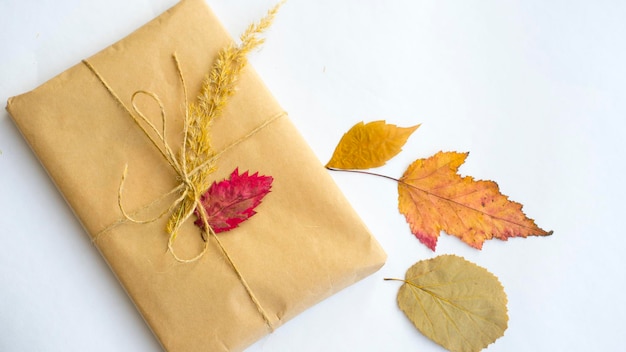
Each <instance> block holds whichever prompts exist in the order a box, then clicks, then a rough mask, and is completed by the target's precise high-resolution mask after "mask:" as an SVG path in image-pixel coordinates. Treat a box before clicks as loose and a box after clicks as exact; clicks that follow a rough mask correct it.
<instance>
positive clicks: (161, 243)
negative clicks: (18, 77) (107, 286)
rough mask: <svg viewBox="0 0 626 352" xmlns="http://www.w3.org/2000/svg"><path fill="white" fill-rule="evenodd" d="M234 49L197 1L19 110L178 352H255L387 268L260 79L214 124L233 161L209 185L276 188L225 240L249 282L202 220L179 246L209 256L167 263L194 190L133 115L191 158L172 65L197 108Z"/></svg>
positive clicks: (58, 179) (90, 228)
mask: <svg viewBox="0 0 626 352" xmlns="http://www.w3.org/2000/svg"><path fill="white" fill-rule="evenodd" d="M231 42H232V39H231V38H230V37H229V36H228V34H227V33H226V31H225V30H224V29H223V28H222V26H221V25H220V23H219V21H218V20H217V19H216V18H215V16H214V15H213V14H212V12H211V11H210V9H209V8H208V6H207V5H206V4H205V3H204V1H203V0H185V1H182V2H181V3H179V4H177V5H176V6H174V7H173V8H171V9H170V10H168V11H167V12H165V13H163V14H162V15H160V16H159V17H157V18H156V19H154V20H153V21H151V22H149V23H148V24H146V25H144V26H143V27H141V28H140V29H138V30H137V31H135V32H134V33H132V34H130V35H129V36H128V37H126V38H124V39H122V40H121V41H119V42H117V43H115V44H113V45H112V46H110V47H108V48H106V49H104V50H103V51H101V52H99V53H97V54H96V55H94V56H92V57H90V58H86V59H85V61H84V62H83V61H81V59H82V58H77V64H76V65H75V66H74V67H71V68H70V69H68V70H67V71H65V72H63V73H61V74H60V75H58V76H56V77H54V78H53V79H51V80H50V81H48V82H46V83H45V84H43V85H41V86H40V87H38V88H36V89H34V90H32V91H30V92H28V93H25V94H22V95H19V96H16V97H13V98H11V99H9V102H8V105H7V109H8V111H9V113H10V115H11V116H12V117H13V119H14V121H15V123H16V125H17V126H18V128H19V130H20V131H21V133H22V134H23V136H24V138H25V139H26V140H27V141H28V143H29V145H30V146H31V148H32V150H33V151H34V153H35V154H36V155H37V156H38V158H39V160H40V161H41V163H42V164H43V166H44V167H45V169H46V171H47V172H48V174H49V175H50V177H51V178H52V180H53V181H54V183H55V184H56V186H57V187H58V189H59V190H60V191H61V193H62V194H63V196H64V197H65V199H66V201H67V203H68V204H69V205H70V207H71V208H72V210H73V211H74V213H75V214H76V216H77V217H78V219H79V220H80V222H81V223H82V225H83V227H84V228H85V229H86V231H87V233H88V234H89V235H90V236H91V238H92V240H93V243H94V244H95V245H96V246H97V247H98V249H99V250H100V252H101V253H102V255H103V257H104V258H105V260H106V261H107V263H108V264H109V266H110V267H111V269H112V270H113V271H114V273H115V275H116V277H117V278H118V279H119V281H120V283H121V284H122V285H123V286H124V288H125V290H126V292H127V293H128V295H129V296H130V297H131V299H132V300H133V302H134V303H135V305H136V307H137V309H138V310H139V312H140V313H141V315H142V316H143V318H144V319H145V321H146V322H147V323H148V325H149V326H150V328H151V329H152V331H153V332H154V334H155V336H156V337H157V338H158V340H159V341H160V342H161V344H162V346H163V347H164V348H165V349H166V350H167V351H240V350H243V349H245V348H246V347H247V346H249V345H250V344H252V343H253V342H254V341H256V340H258V339H259V338H261V337H262V336H264V335H266V334H268V333H270V332H271V331H272V330H273V329H275V328H277V327H279V326H280V325H282V324H283V323H285V322H286V321H288V320H289V319H290V318H292V317H294V316H295V315H297V314H298V313H300V312H302V311H303V310H305V309H307V308H308V307H310V306H312V305H314V304H316V303H317V302H319V301H321V300H322V299H324V298H326V297H328V296H330V295H332V294H334V293H336V292H337V291H339V290H341V289H342V288H345V287H346V286H348V285H350V284H352V283H354V282H356V281H358V280H360V279H362V278H364V277H365V276H367V275H369V274H371V273H373V272H374V271H376V270H377V269H379V268H380V267H381V266H382V265H383V264H384V261H385V254H384V252H383V251H382V249H381V248H380V246H379V244H378V243H377V242H376V240H375V239H374V238H373V237H372V236H371V234H370V233H369V232H368V230H367V228H366V227H365V226H364V224H363V222H362V221H361V220H360V219H359V217H358V216H357V215H356V213H355V212H354V210H353V209H352V208H351V206H350V205H349V203H348V202H347V201H346V199H345V198H344V196H343V195H342V194H341V192H340V191H339V189H338V188H337V186H336V185H335V184H334V182H333V180H332V178H331V177H330V176H329V175H328V172H327V171H326V170H325V169H324V168H323V166H322V165H321V163H320V162H319V161H318V160H317V158H316V156H315V155H314V154H313V152H312V151H311V150H310V148H309V147H308V146H307V144H306V143H305V142H304V140H303V139H302V137H301V136H300V134H299V133H298V132H297V130H296V129H295V128H294V126H293V124H292V123H291V122H290V120H289V117H288V116H287V115H286V114H285V112H284V111H283V110H282V109H281V107H280V106H279V105H278V104H277V102H276V101H275V100H274V98H273V97H272V96H271V94H270V93H269V92H268V90H267V89H266V87H265V86H264V85H263V83H262V82H261V80H260V79H259V77H258V76H257V75H256V73H255V72H254V71H253V69H251V68H250V67H249V66H248V67H247V68H245V69H244V71H243V72H242V74H241V77H240V79H239V81H238V82H237V91H236V93H235V95H234V96H232V97H231V98H230V100H229V102H228V105H227V106H226V108H225V110H224V112H223V115H222V116H220V117H219V118H218V119H217V120H216V121H215V123H214V124H213V126H212V137H213V146H214V148H215V149H216V150H217V151H221V150H223V153H221V155H220V157H219V159H218V160H217V162H216V166H217V168H216V171H215V172H214V173H212V174H211V177H214V178H215V180H216V181H218V182H219V181H220V180H222V179H224V178H227V177H228V176H229V175H230V174H231V172H232V171H233V170H235V169H239V170H240V172H244V171H246V170H249V172H250V173H254V172H258V173H259V174H262V175H271V176H272V177H273V179H274V181H273V184H272V189H271V192H270V193H269V194H268V195H267V196H266V197H265V198H264V200H263V202H262V203H261V204H260V205H259V206H258V207H257V208H256V209H255V210H256V212H257V214H256V215H254V216H253V217H251V218H250V219H249V220H248V221H246V222H244V223H242V224H241V225H240V226H239V227H237V228H236V229H233V230H231V231H228V232H224V233H220V234H218V235H217V236H219V240H220V242H221V245H222V246H223V248H224V250H225V251H227V253H228V256H229V257H230V260H232V263H234V265H236V267H237V270H238V271H239V272H240V274H241V277H239V276H238V275H237V274H236V273H235V270H234V268H233V265H232V264H231V262H229V260H226V258H225V255H224V251H222V250H220V249H219V246H217V245H216V242H215V239H214V238H212V237H209V238H208V239H203V237H202V236H201V235H200V233H201V231H200V229H199V228H198V227H196V226H195V225H194V224H193V221H187V222H186V223H185V224H184V225H183V227H182V228H181V230H180V233H179V234H178V236H177V239H176V242H175V248H176V251H177V254H178V255H180V256H181V257H193V256H194V255H196V254H197V253H198V252H199V251H201V250H202V248H204V247H203V246H204V244H205V243H206V242H205V241H208V250H207V251H206V253H205V254H204V255H203V256H202V257H201V258H199V259H198V260H196V261H193V262H190V263H181V262H179V261H177V260H175V259H174V257H173V256H172V253H170V251H168V240H169V234H168V233H167V232H166V231H165V225H166V222H167V220H168V217H167V216H164V217H160V218H159V217H157V216H155V214H156V215H158V213H160V212H161V211H162V210H163V209H167V207H168V202H169V203H170V204H171V202H172V199H175V198H176V197H177V195H176V194H170V193H171V192H170V191H171V190H172V189H175V188H176V186H177V185H178V184H179V183H180V180H178V179H177V175H176V173H175V172H173V171H172V168H171V167H170V165H168V164H167V162H165V161H164V159H163V157H162V155H160V154H159V152H158V150H157V149H156V148H155V146H154V145H153V144H152V143H151V142H150V140H149V139H148V138H146V135H145V134H144V132H142V131H141V128H139V127H138V124H137V123H136V122H135V121H134V120H133V119H132V118H131V117H129V113H128V111H126V110H125V108H124V106H132V105H133V103H134V104H135V105H136V106H137V109H138V110H139V111H141V112H142V114H143V115H144V116H146V118H147V119H148V120H149V121H150V122H151V123H152V124H153V125H154V126H156V127H157V130H160V129H164V130H165V132H166V134H165V135H166V142H167V144H168V145H170V146H173V149H174V152H175V153H178V152H179V150H178V149H180V146H181V145H182V141H183V138H184V137H183V136H184V134H183V132H182V131H183V124H184V116H185V89H184V87H183V85H182V84H181V80H180V77H179V71H178V70H177V66H176V63H175V62H174V60H173V58H172V57H173V56H172V55H173V54H176V57H177V58H178V61H179V64H180V72H181V73H182V75H183V77H184V80H185V82H186V89H187V90H188V92H189V96H190V97H191V98H193V97H195V96H196V95H197V93H198V92H199V90H200V87H201V84H202V80H203V79H204V77H205V76H206V74H207V73H208V72H209V70H210V68H211V66H212V64H213V62H214V61H215V60H216V57H217V54H218V52H219V51H220V50H221V49H222V48H224V47H225V46H227V45H228V44H229V43H231ZM94 71H95V72H97V75H96V73H95V72H94ZM98 75H99V76H100V78H98ZM103 81H104V82H106V84H107V85H108V89H107V88H106V87H105V86H104V84H103ZM302 84H306V82H302ZM109 90H110V91H109ZM138 91H147V92H151V93H153V94H154V95H155V96H158V98H159V101H160V102H161V104H162V106H163V107H162V110H161V109H160V108H159V106H158V104H156V103H155V100H154V99H148V98H147V97H141V96H140V97H137V98H136V99H135V100H134V101H131V99H132V96H133V94H134V93H135V92H138ZM112 93H114V94H115V95H116V96H117V97H118V98H119V100H120V101H116V99H115V98H114V97H113V96H112ZM144 95H145V94H144ZM161 111H164V112H165V113H166V122H167V124H166V126H163V122H164V121H163V120H162V117H161ZM235 141H237V142H236V143H234V142H235ZM125 170H126V171H125ZM123 174H125V175H126V177H125V180H124V187H123V198H122V197H120V195H119V193H120V182H121V181H120V180H121V178H122V175H123ZM168 192H170V193H168ZM168 194H169V196H168ZM120 202H123V208H124V209H126V210H127V211H128V212H129V213H132V214H134V215H135V216H136V217H138V218H145V219H151V218H154V219H157V220H155V221H147V222H146V223H134V222H130V221H127V220H126V218H125V217H124V216H123V213H122V210H121V208H120ZM242 280H245V282H246V285H247V286H248V287H249V290H250V292H252V294H253V296H254V299H252V298H251V294H250V292H248V291H247V290H246V287H244V284H243V283H242ZM255 301H256V302H255ZM261 311H263V314H262V313H261ZM264 315H265V317H264Z"/></svg>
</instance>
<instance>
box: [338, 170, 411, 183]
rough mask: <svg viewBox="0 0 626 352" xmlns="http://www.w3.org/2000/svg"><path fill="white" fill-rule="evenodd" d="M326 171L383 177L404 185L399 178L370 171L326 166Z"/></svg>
mask: <svg viewBox="0 0 626 352" xmlns="http://www.w3.org/2000/svg"><path fill="white" fill-rule="evenodd" d="M326 169H328V170H330V171H344V172H353V173H356V174H364V175H372V176H378V177H382V178H386V179H388V180H392V181H396V182H398V183H404V182H402V181H401V180H398V179H397V178H393V177H391V176H387V175H381V174H376V173H373V172H369V171H363V170H352V169H336V168H334V167H328V166H326Z"/></svg>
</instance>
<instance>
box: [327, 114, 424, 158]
mask: <svg viewBox="0 0 626 352" xmlns="http://www.w3.org/2000/svg"><path fill="white" fill-rule="evenodd" d="M418 127H419V125H415V126H413V127H406V128H403V127H397V126H396V125H392V124H387V123H385V121H373V122H369V123H367V124H364V123H363V122H359V123H357V124H356V125H354V126H353V127H352V128H351V129H350V130H349V131H348V132H346V134H344V135H343V137H341V140H340V141H339V144H338V145H337V148H335V152H334V153H333V156H332V158H331V159H330V161H329V162H328V164H326V167H327V168H333V169H370V168H374V167H379V166H383V165H385V163H386V162H387V161H388V160H389V159H391V158H393V157H394V156H395V155H396V154H398V153H399V152H400V151H401V150H402V146H403V145H404V144H405V143H406V141H407V139H408V138H409V136H410V135H411V134H412V133H413V132H414V131H415V130H416V129H417V128H418Z"/></svg>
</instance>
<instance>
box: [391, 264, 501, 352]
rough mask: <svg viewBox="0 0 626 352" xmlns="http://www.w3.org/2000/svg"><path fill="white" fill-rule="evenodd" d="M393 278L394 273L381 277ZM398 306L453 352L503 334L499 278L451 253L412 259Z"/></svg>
mask: <svg viewBox="0 0 626 352" xmlns="http://www.w3.org/2000/svg"><path fill="white" fill-rule="evenodd" d="M386 280H398V279H386ZM399 281H403V282H404V284H403V285H402V286H401V287H400V290H399V291H398V306H399V307H400V309H401V310H402V311H403V312H404V314H406V316H407V317H408V318H409V319H410V320H411V322H412V323H413V325H415V327H416V328H417V329H418V330H419V331H420V332H421V333H422V334H424V335H425V336H426V337H428V338H429V339H431V340H433V341H435V342H436V343H438V344H439V345H441V346H443V347H444V348H446V349H448V350H450V351H455V352H471V351H480V350H481V349H483V348H485V347H486V346H487V345H489V344H491V343H493V342H494V341H495V340H496V339H498V338H499V337H501V336H502V335H504V331H505V330H506V328H507V323H508V319H509V318H508V315H507V308H506V304H507V297H506V294H505V292H504V288H503V287H502V285H501V284H500V282H499V281H498V278H497V277H495V276H494V275H493V274H491V273H490V272H488V271H487V270H486V269H484V268H482V267H480V266H478V265H476V264H473V263H471V262H469V261H467V260H465V259H463V258H461V257H458V256H455V255H443V256H439V257H436V258H433V259H429V260H423V261H420V262H417V263H416V264H414V265H413V266H412V267H411V268H409V270H408V271H407V272H406V277H405V279H404V280H399Z"/></svg>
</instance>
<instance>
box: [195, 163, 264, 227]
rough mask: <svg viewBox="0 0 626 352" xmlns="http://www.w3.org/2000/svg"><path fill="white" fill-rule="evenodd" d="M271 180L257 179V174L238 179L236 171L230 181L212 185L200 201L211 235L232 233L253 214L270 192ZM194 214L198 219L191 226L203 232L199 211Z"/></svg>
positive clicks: (241, 176) (245, 175)
mask: <svg viewBox="0 0 626 352" xmlns="http://www.w3.org/2000/svg"><path fill="white" fill-rule="evenodd" d="M273 180H274V179H273V178H272V177H271V176H259V175H258V173H254V174H252V175H248V172H247V171H246V172H244V173H243V174H241V175H240V174H239V169H235V171H233V172H232V174H231V175H230V177H229V179H227V180H223V181H221V182H219V183H216V182H213V184H212V185H211V187H209V189H208V190H207V191H206V193H204V194H203V195H202V197H201V198H200V201H201V202H202V206H203V207H204V209H205V210H206V213H207V216H208V223H209V225H210V226H211V228H212V229H213V231H215V233H219V232H224V231H228V230H231V229H234V228H235V227H237V226H239V224H240V223H242V222H243V221H245V220H247V219H248V218H250V217H251V216H252V215H254V214H256V212H255V211H254V208H255V207H256V206H258V205H259V204H260V203H261V200H262V199H263V197H265V195H267V194H268V193H269V192H270V188H271V186H272V181H273ZM195 214H196V216H197V217H198V219H197V220H196V221H195V222H194V224H196V225H197V226H199V227H200V228H204V224H203V222H202V220H201V219H200V214H199V211H198V209H196V210H195Z"/></svg>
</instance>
